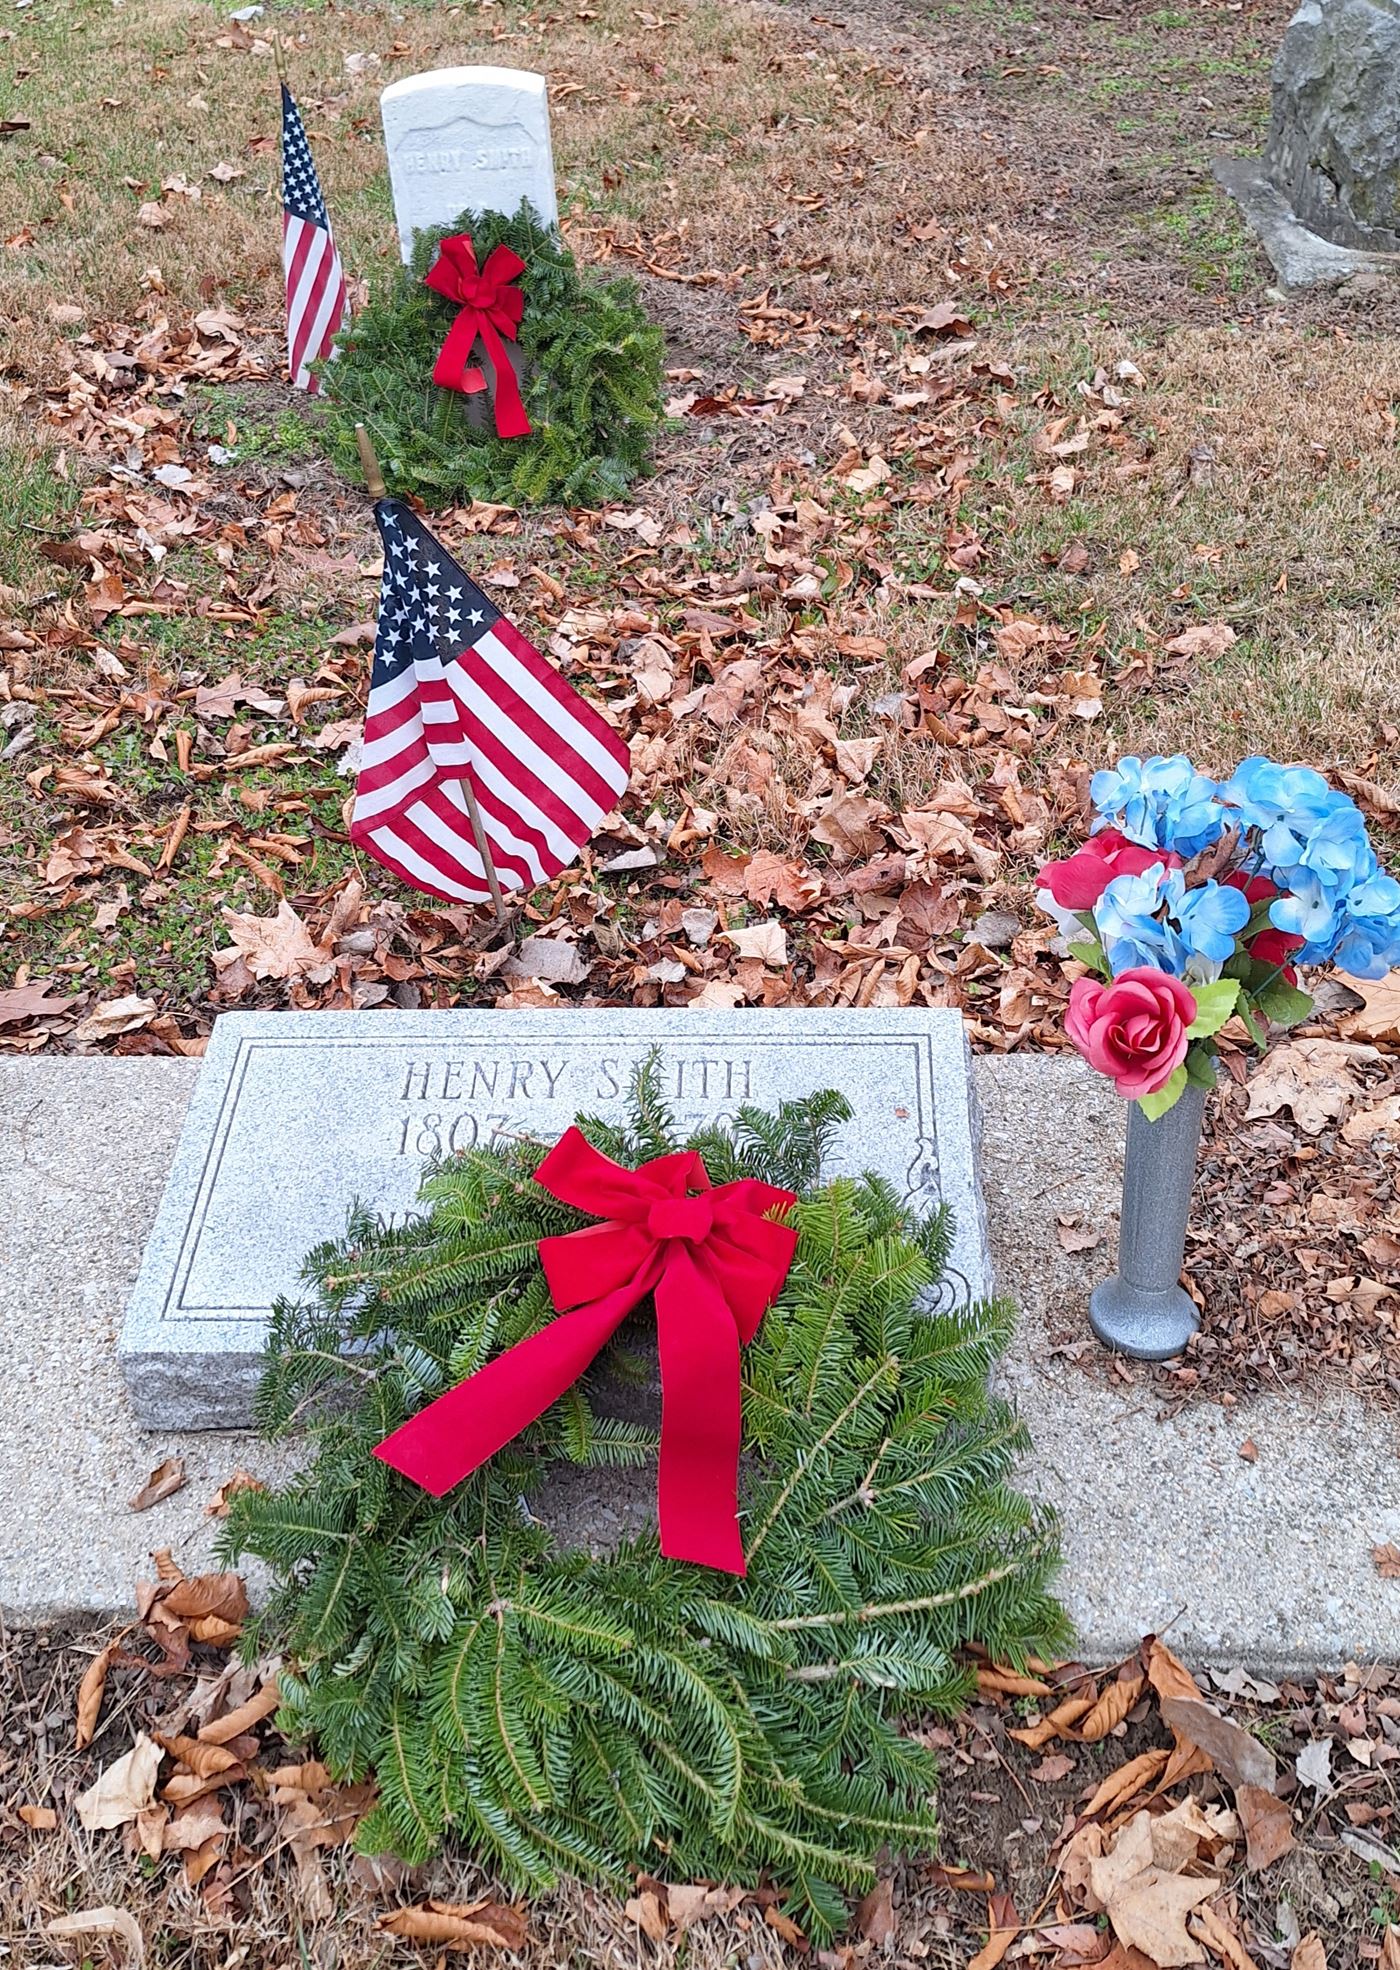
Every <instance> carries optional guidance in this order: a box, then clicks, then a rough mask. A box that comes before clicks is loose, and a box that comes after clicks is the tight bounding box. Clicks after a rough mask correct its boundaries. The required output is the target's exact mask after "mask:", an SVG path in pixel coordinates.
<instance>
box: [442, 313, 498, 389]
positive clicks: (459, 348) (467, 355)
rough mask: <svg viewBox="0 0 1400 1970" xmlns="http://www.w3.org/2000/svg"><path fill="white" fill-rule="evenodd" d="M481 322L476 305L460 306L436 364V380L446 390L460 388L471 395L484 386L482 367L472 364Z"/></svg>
mask: <svg viewBox="0 0 1400 1970" xmlns="http://www.w3.org/2000/svg"><path fill="white" fill-rule="evenodd" d="M478 326H479V322H478V319H477V314H476V310H475V309H474V308H459V309H458V311H457V314H456V317H455V319H454V321H453V323H452V326H451V328H449V329H448V331H447V336H446V339H445V340H444V342H443V345H442V347H441V348H440V349H439V350H438V358H437V361H436V362H435V363H434V364H433V381H434V383H436V384H438V385H439V386H440V388H442V389H444V390H461V391H463V392H464V393H465V394H466V395H467V396H471V395H472V393H473V392H474V391H476V390H484V389H485V387H486V379H485V377H484V376H483V375H482V373H481V371H480V370H479V369H473V368H471V367H470V360H471V353H472V344H473V343H474V342H475V341H476V331H477V328H478Z"/></svg>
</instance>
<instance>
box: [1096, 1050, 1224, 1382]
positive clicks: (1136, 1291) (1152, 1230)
mask: <svg viewBox="0 0 1400 1970" xmlns="http://www.w3.org/2000/svg"><path fill="white" fill-rule="evenodd" d="M1205 1107H1206V1090H1205V1089H1204V1088H1199V1087H1196V1086H1195V1085H1194V1084H1193V1083H1190V1082H1188V1083H1187V1086H1186V1091H1185V1093H1184V1094H1183V1095H1182V1096H1181V1098H1180V1099H1179V1100H1178V1101H1177V1102H1176V1103H1175V1104H1174V1106H1173V1107H1171V1108H1169V1109H1168V1110H1167V1112H1166V1114H1165V1115H1163V1116H1161V1117H1159V1119H1158V1120H1157V1121H1155V1122H1149V1121H1148V1119H1147V1117H1146V1116H1145V1115H1144V1114H1143V1112H1142V1110H1141V1109H1140V1108H1139V1107H1138V1105H1137V1103H1136V1102H1132V1103H1131V1104H1130V1106H1129V1108H1128V1150H1127V1158H1126V1161H1125V1162H1124V1165H1123V1212H1122V1220H1121V1223H1120V1226H1119V1232H1118V1270H1117V1272H1116V1273H1115V1274H1114V1276H1113V1278H1112V1279H1106V1280H1105V1281H1104V1282H1103V1284H1102V1285H1101V1286H1098V1287H1096V1288H1095V1289H1094V1292H1093V1294H1092V1296H1091V1297H1090V1300H1089V1325H1090V1326H1091V1327H1092V1328H1093V1330H1094V1332H1095V1333H1096V1334H1097V1335H1098V1337H1099V1339H1100V1340H1101V1341H1104V1342H1106V1343H1107V1345H1108V1346H1109V1347H1111V1348H1117V1349H1118V1351H1119V1353H1120V1354H1131V1355H1135V1356H1136V1358H1137V1359H1138V1360H1139V1361H1169V1360H1170V1359H1171V1358H1172V1357H1173V1356H1174V1355H1178V1354H1180V1353H1181V1351H1182V1349H1183V1348H1184V1347H1185V1346H1186V1343H1187V1342H1188V1341H1189V1340H1190V1338H1191V1336H1192V1335H1193V1334H1194V1333H1195V1331H1196V1329H1197V1327H1199V1325H1200V1315H1199V1314H1198V1313H1197V1311H1196V1307H1195V1303H1194V1301H1193V1300H1192V1298H1191V1296H1190V1294H1189V1293H1187V1292H1186V1291H1185V1290H1184V1288H1183V1287H1181V1286H1180V1285H1179V1284H1178V1283H1177V1282H1178V1279H1179V1278H1180V1274H1181V1262H1182V1259H1183V1257H1184V1256H1185V1252H1186V1218H1187V1213H1188V1212H1189V1211H1190V1209H1191V1190H1192V1186H1193V1185H1194V1183H1195V1180H1196V1156H1197V1153H1198V1151H1199V1149H1200V1144H1201V1123H1202V1120H1203V1119H1204V1116H1205Z"/></svg>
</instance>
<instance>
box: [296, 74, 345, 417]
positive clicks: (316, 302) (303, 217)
mask: <svg viewBox="0 0 1400 1970" xmlns="http://www.w3.org/2000/svg"><path fill="white" fill-rule="evenodd" d="M282 269H283V272H284V273H285V274H286V277H287V370H288V374H289V375H290V377H291V379H292V382H293V383H294V384H295V385H296V387H297V389H298V390H309V391H312V392H313V393H314V392H315V391H316V390H317V389H318V388H319V387H320V386H319V384H318V382H317V380H316V378H315V376H314V375H313V374H312V372H311V365H312V363H315V362H319V361H321V359H322V358H323V357H325V356H328V355H330V354H332V353H333V350H332V345H333V343H334V341H335V338H336V333H337V331H338V330H339V328H340V325H341V323H342V322H343V321H344V319H345V303H346V295H345V274H344V271H343V269H342V267H341V264H340V255H339V253H337V251H336V246H335V240H334V239H333V238H332V237H331V222H330V217H329V215H328V213H327V211H326V202H325V200H324V199H323V198H322V196H321V185H320V181H319V179H318V178H317V176H316V167H315V165H314V164H313V163H312V161H311V149H310V146H309V145H308V144H307V141H306V132H305V130H303V128H302V124H301V114H300V112H299V111H298V109H297V106H296V103H295V101H294V100H293V97H292V92H291V90H290V89H288V87H287V85H286V84H285V83H283V85H282Z"/></svg>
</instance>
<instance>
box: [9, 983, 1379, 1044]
mask: <svg viewBox="0 0 1400 1970" xmlns="http://www.w3.org/2000/svg"><path fill="white" fill-rule="evenodd" d="M1346 982H1347V984H1348V986H1349V987H1350V988H1351V990H1352V991H1353V992H1359V993H1360V994H1361V997H1362V998H1363V999H1364V1000H1365V1004H1364V1005H1362V1006H1358V1008H1357V1009H1356V1011H1355V1012H1349V1013H1346V1014H1344V1015H1343V1017H1342V1018H1341V1019H1339V1020H1338V1021H1337V1025H1338V1028H1339V1030H1340V1031H1341V1032H1343V1033H1345V1034H1346V1035H1347V1037H1348V1038H1349V1039H1356V1040H1400V971H1388V972H1387V973H1386V975H1385V977H1384V978H1348V979H1347V981H1346ZM3 999H4V994H3V992H0V1001H3Z"/></svg>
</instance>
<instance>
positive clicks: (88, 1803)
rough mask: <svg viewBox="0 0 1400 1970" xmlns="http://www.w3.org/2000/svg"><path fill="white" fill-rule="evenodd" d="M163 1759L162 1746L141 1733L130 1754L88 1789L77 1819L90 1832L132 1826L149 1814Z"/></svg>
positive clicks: (81, 1802)
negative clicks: (132, 1822) (134, 1821)
mask: <svg viewBox="0 0 1400 1970" xmlns="http://www.w3.org/2000/svg"><path fill="white" fill-rule="evenodd" d="M160 1756H161V1753H160V1746H159V1745H158V1744H157V1743H156V1742H155V1740H154V1739H153V1738H149V1737H147V1735H146V1733H145V1732H144V1731H141V1732H139V1733H138V1734H137V1738H136V1742H135V1744H133V1745H132V1747H131V1749H130V1751H127V1752H124V1753H123V1754H122V1756H121V1757H120V1758H118V1759H117V1760H116V1762H115V1764H111V1765H109V1766H108V1767H107V1769H106V1771H105V1772H103V1773H101V1774H100V1776H99V1777H98V1778H97V1779H96V1780H95V1781H94V1783H93V1784H92V1785H90V1786H89V1787H88V1789H87V1791H86V1792H84V1793H83V1794H82V1796H81V1798H79V1800H78V1802H77V1807H78V1818H79V1820H80V1821H81V1822H82V1824H83V1825H84V1826H85V1827H86V1828H87V1830H88V1832H89V1833H96V1832H99V1831H102V1830H104V1829H106V1828H109V1827H114V1826H129V1825H130V1823H131V1821H132V1820H134V1819H135V1818H136V1817H137V1816H138V1814H140V1813H144V1812H145V1811H146V1809H147V1807H148V1806H149V1805H150V1804H151V1802H152V1800H153V1799H154V1798H155V1796H156V1774H157V1773H158V1772H159V1770H160Z"/></svg>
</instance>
